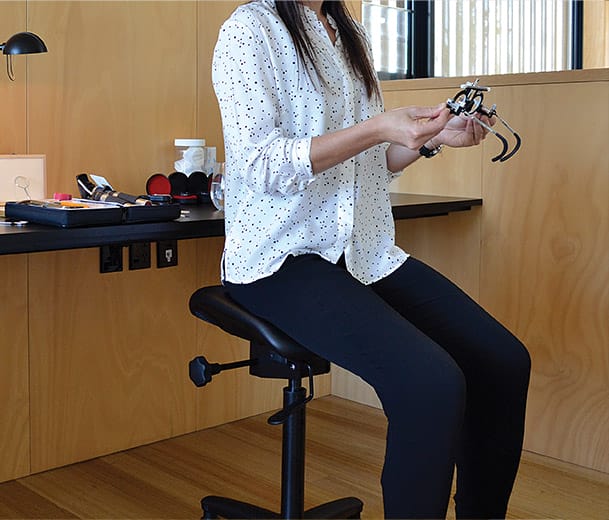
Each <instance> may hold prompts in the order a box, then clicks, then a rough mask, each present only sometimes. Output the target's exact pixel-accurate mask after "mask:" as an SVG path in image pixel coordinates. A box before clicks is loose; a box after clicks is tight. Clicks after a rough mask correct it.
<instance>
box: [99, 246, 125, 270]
mask: <svg viewBox="0 0 609 520" xmlns="http://www.w3.org/2000/svg"><path fill="white" fill-rule="evenodd" d="M122 270H123V246H122V245H109V246H101V247H100V248H99V272H100V273H116V272H119V271H122Z"/></svg>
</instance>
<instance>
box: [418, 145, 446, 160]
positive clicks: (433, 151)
mask: <svg viewBox="0 0 609 520" xmlns="http://www.w3.org/2000/svg"><path fill="white" fill-rule="evenodd" d="M441 151H442V145H440V146H436V147H435V148H427V146H425V145H423V146H421V148H419V153H420V154H421V155H422V156H423V157H427V159H431V158H432V157H434V156H435V155H438V154H439V153H440V152H441Z"/></svg>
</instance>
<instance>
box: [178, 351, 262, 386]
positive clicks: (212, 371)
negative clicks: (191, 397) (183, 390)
mask: <svg viewBox="0 0 609 520" xmlns="http://www.w3.org/2000/svg"><path fill="white" fill-rule="evenodd" d="M256 362H257V360H256V359H244V360H242V361H234V362H232V363H210V362H209V361H207V359H206V358H205V356H197V357H196V358H194V359H192V360H191V361H190V363H188V375H189V377H190V380H191V381H192V382H193V383H194V384H195V386H198V387H201V386H205V385H206V384H207V383H209V382H210V381H211V378H212V376H215V375H216V374H219V373H220V372H222V371H223V370H232V369H233V368H241V367H251V366H253V365H255V364H256Z"/></svg>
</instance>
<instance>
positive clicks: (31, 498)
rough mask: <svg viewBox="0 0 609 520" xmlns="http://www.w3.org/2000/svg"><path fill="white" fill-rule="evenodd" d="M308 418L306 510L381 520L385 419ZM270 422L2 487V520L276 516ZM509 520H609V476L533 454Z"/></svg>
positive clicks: (331, 406) (364, 411)
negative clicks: (212, 505)
mask: <svg viewBox="0 0 609 520" xmlns="http://www.w3.org/2000/svg"><path fill="white" fill-rule="evenodd" d="M308 410H309V411H308V444H307V499H306V501H307V506H312V505H316V504H318V503H321V502H323V501H327V500H331V499H334V498H337V497H339V496H347V495H355V496H358V497H360V498H361V499H362V500H363V501H364V503H365V508H364V515H363V517H364V518H369V519H370V518H381V517H382V505H381V493H380V486H379V484H378V479H379V474H380V471H381V461H382V458H383V450H384V435H385V422H384V416H383V415H382V413H381V412H380V411H379V410H377V409H375V408H370V407H367V406H363V405H359V404H356V403H353V402H350V401H346V400H343V399H339V398H336V397H323V398H319V399H316V400H315V401H313V402H312V403H310V404H309V408H308ZM267 415H268V414H265V415H262V416H258V417H252V418H249V419H244V420H241V421H237V422H234V423H231V424H226V425H223V426H220V427H217V428H213V429H209V430H204V431H200V432H196V433H193V434H189V435H184V436H181V437H177V438H174V439H170V440H166V441H162V442H158V443H155V444H151V445H148V446H142V447H139V448H134V449H132V450H129V451H125V452H121V453H116V454H113V455H109V456H106V457H101V458H99V459H94V460H90V461H87V462H83V463H80V464H74V465H72V466H68V467H64V468H59V469H56V470H52V471H47V472H45V473H40V474H37V475H32V476H29V477H26V478H22V479H19V480H15V481H11V482H6V483H3V484H0V518H2V519H8V518H10V519H19V518H32V519H33V518H38V519H50V518H54V519H64V518H91V519H93V518H98V519H126V518H139V519H183V518H191V519H196V518H199V517H200V509H199V500H200V498H201V497H202V496H203V495H206V494H221V495H227V496H231V497H234V498H239V499H242V500H246V501H254V502H255V503H257V504H259V505H261V506H263V507H267V508H270V509H277V508H278V494H279V468H280V466H279V464H280V452H281V449H280V442H281V428H280V427H274V426H269V425H268V424H267V423H266V418H267ZM508 516H509V518H520V519H533V518H536V519H558V518H562V519H569V520H576V519H581V520H607V519H609V475H606V474H602V473H597V472H592V471H589V470H585V469H582V468H577V467H574V466H570V465H566V464H564V463H559V462H557V461H552V460H549V459H547V458H543V457H540V456H535V455H532V454H526V453H525V455H524V458H523V462H522V464H521V469H520V473H519V476H518V480H517V483H516V486H515V490H514V494H513V497H512V501H511V505H510V511H509V515H508ZM449 518H454V513H453V511H452V510H451V511H449Z"/></svg>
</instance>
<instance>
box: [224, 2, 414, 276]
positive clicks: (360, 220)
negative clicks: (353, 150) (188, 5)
mask: <svg viewBox="0 0 609 520" xmlns="http://www.w3.org/2000/svg"><path fill="white" fill-rule="evenodd" d="M305 13H306V19H305V29H306V31H307V34H308V35H309V37H310V39H311V42H312V44H313V47H314V49H315V51H316V55H317V60H318V61H317V63H318V68H319V72H320V76H321V77H318V76H317V74H316V72H315V70H314V69H313V67H312V66H311V65H310V64H308V65H304V64H303V63H302V61H301V60H300V59H299V57H298V54H297V52H296V49H295V46H294V44H293V43H292V39H291V37H290V34H289V32H288V31H287V29H286V27H285V25H284V24H283V22H282V20H281V19H280V18H279V16H278V14H277V12H276V10H275V3H274V1H273V0H256V1H253V2H249V3H247V4H244V5H242V6H240V7H238V8H237V10H236V11H235V12H234V13H233V14H232V15H231V17H230V18H229V19H228V20H227V21H226V22H225V23H224V24H223V26H222V28H221V30H220V34H219V37H218V41H217V43H216V47H215V50H214V58H213V70H212V78H213V84H214V90H215V92H216V96H217V99H218V102H219V105H220V110H221V114H222V126H223V132H224V141H225V153H226V179H225V190H226V191H225V222H226V242H225V248H224V255H223V261H222V277H223V280H227V281H229V282H232V283H250V282H253V281H255V280H257V279H260V278H263V277H266V276H269V275H271V274H272V273H273V272H275V271H276V270H277V269H279V267H280V266H281V264H282V263H283V261H284V259H285V258H286V257H287V256H288V255H290V254H294V255H299V254H307V253H315V254H319V255H321V256H322V257H324V258H326V259H327V260H329V261H331V262H336V261H337V260H338V259H339V258H340V256H341V255H342V254H343V253H344V254H345V260H346V265H347V268H348V269H349V271H350V272H351V273H352V274H353V276H354V277H356V278H357V279H358V280H360V281H361V282H363V283H365V284H369V283H372V282H374V281H376V280H378V279H380V278H382V277H384V276H386V275H387V274H389V273H390V272H391V271H393V270H395V269H396V268H397V267H398V266H399V265H401V264H402V263H403V262H404V260H405V259H406V258H407V256H408V255H407V254H406V253H404V252H403V251H402V250H401V249H399V248H398V247H397V246H396V245H395V243H394V221H393V216H392V213H391V204H390V201H389V192H388V186H389V182H390V180H391V178H392V175H391V173H390V172H389V171H388V170H387V166H386V159H385V151H386V146H387V145H379V146H375V147H373V148H370V149H368V150H366V151H365V152H363V153H361V154H359V155H357V156H356V157H353V158H352V159H350V160H348V161H344V162H343V163H341V164H339V165H337V166H335V167H333V168H330V169H328V170H326V171H324V172H321V173H319V174H316V175H314V174H313V171H312V167H311V162H310V159H309V152H310V146H311V138H312V137H314V136H318V135H322V134H324V133H328V132H332V131H336V130H339V129H341V128H346V127H350V126H353V125H354V124H356V123H358V122H361V121H363V120H365V119H368V118H370V117H372V116H374V115H376V114H378V113H380V112H381V111H382V110H383V107H382V103H381V102H380V101H379V100H376V99H372V100H369V99H368V97H367V95H366V90H365V87H364V85H363V83H362V82H361V81H360V80H359V79H357V77H356V76H355V75H354V73H353V71H352V69H351V67H350V65H349V64H348V61H347V58H346V56H345V54H344V49H343V46H342V44H341V39H340V34H338V33H337V40H336V43H335V44H332V42H331V40H330V38H329V37H328V34H327V32H326V30H325V28H324V27H323V25H322V23H321V22H320V21H319V20H318V18H317V16H316V15H315V13H314V12H313V11H311V10H309V9H308V8H305ZM329 21H330V23H331V24H333V26H334V27H335V28H336V26H335V24H334V21H333V20H331V19H330V20H329Z"/></svg>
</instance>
